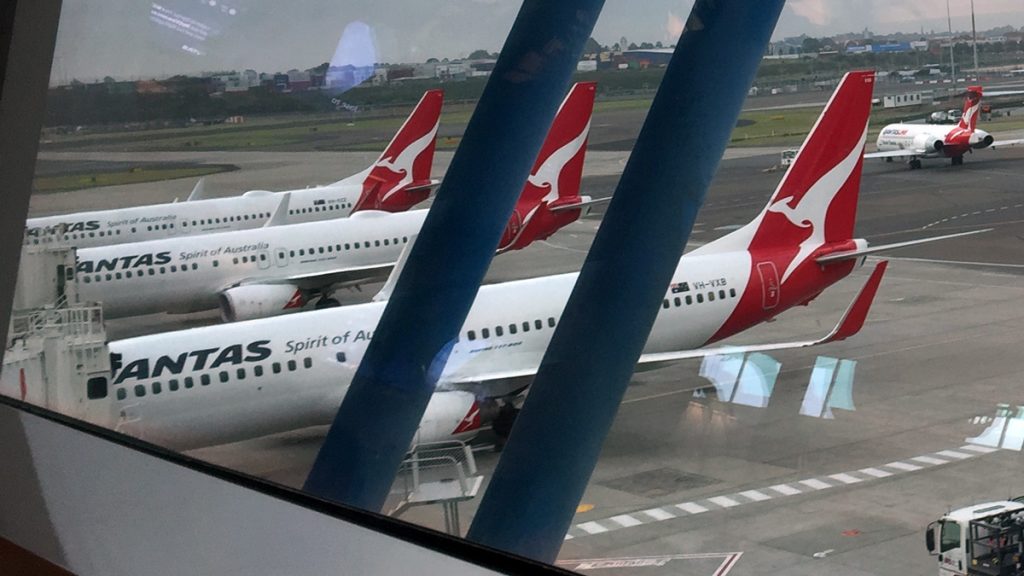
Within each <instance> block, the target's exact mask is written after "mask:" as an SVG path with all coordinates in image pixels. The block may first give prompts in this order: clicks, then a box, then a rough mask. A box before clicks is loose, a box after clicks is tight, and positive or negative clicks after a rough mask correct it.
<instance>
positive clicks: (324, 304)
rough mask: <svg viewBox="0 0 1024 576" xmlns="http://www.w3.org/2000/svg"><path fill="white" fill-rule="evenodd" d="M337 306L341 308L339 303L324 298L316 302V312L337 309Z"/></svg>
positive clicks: (332, 299)
mask: <svg viewBox="0 0 1024 576" xmlns="http://www.w3.org/2000/svg"><path fill="white" fill-rule="evenodd" d="M338 306H341V302H338V301H337V300H335V299H334V298H327V297H324V298H321V299H319V300H317V301H316V309H317V310H323V309H324V308H337V307H338Z"/></svg>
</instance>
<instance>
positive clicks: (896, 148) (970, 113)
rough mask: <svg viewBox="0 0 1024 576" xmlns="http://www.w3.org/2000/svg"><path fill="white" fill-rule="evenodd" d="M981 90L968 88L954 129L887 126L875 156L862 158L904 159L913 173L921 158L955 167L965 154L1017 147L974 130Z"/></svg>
mask: <svg viewBox="0 0 1024 576" xmlns="http://www.w3.org/2000/svg"><path fill="white" fill-rule="evenodd" d="M981 94H982V88H981V86H969V87H968V88H967V96H966V98H965V99H964V111H963V115H962V116H961V117H960V122H959V123H957V125H956V127H955V128H952V129H950V128H949V127H948V126H941V125H934V124H889V125H888V126H886V127H885V128H882V131H881V132H879V133H878V140H877V141H876V143H875V147H876V149H877V150H878V151H877V152H870V153H868V154H865V155H864V157H865V158H885V160H886V161H887V162H892V159H893V158H906V159H907V163H908V164H909V165H910V168H911V169H912V170H916V169H918V168H920V167H921V158H949V159H950V162H951V163H952V164H953V165H954V166H958V165H960V164H963V163H964V154H967V153H971V152H973V151H974V150H981V149H983V148H999V147H1005V146H1017V145H1019V144H1022V143H1024V140H1002V141H996V139H995V138H994V137H993V136H992V135H991V134H989V133H988V132H986V131H984V130H981V129H979V128H977V125H978V113H979V111H980V110H981Z"/></svg>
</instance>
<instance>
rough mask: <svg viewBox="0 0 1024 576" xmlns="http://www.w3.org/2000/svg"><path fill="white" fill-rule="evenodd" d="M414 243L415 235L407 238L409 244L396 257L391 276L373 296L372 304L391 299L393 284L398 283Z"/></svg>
mask: <svg viewBox="0 0 1024 576" xmlns="http://www.w3.org/2000/svg"><path fill="white" fill-rule="evenodd" d="M415 243H416V235H415V234H413V235H412V236H410V237H409V243H408V244H406V245H405V248H402V253H401V254H399V255H398V262H395V267H394V268H392V269H391V274H390V275H389V276H388V279H387V281H386V282H384V286H382V287H381V289H380V292H377V294H375V295H374V296H373V301H374V302H383V301H385V300H387V299H388V298H391V292H392V291H394V289H395V284H397V283H398V277H399V276H401V275H402V270H403V269H404V268H405V261H406V260H408V259H409V253H410V252H412V245H413V244H415Z"/></svg>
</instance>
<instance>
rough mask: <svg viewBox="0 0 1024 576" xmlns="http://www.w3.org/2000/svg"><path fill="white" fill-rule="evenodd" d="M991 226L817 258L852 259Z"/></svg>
mask: <svg viewBox="0 0 1024 576" xmlns="http://www.w3.org/2000/svg"><path fill="white" fill-rule="evenodd" d="M991 230H992V229H991V228H986V229H984V230H971V231H970V232H959V233H957V234H946V235H945V236H932V237H931V238H920V239H918V240H908V241H906V242H897V243H895V244H883V245H881V246H868V247H865V248H858V249H857V250H844V251H842V252H833V253H831V254H826V255H824V256H820V257H818V258H816V259H815V261H816V262H817V263H818V264H826V263H828V262H838V261H840V260H850V259H853V258H860V257H861V256H864V255H867V254H874V253H875V252H883V251H886V250H895V249H897V248H906V247H907V246H915V245H917V244H924V243H926V242H935V241H936V240H948V239H949V238H959V237H961V236H971V235H974V234H981V233H982V232H990V231H991Z"/></svg>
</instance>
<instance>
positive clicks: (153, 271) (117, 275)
mask: <svg viewBox="0 0 1024 576" xmlns="http://www.w3.org/2000/svg"><path fill="white" fill-rule="evenodd" d="M257 260H259V261H261V262H266V261H267V255H266V254H263V253H261V254H259V255H252V256H236V257H234V258H233V259H232V261H233V263H234V264H239V263H241V264H249V263H255V262H256V261H257ZM212 264H213V267H214V268H218V267H220V260H214V261H213V262H212ZM189 270H199V264H198V263H197V262H193V263H191V264H182V265H181V266H180V267H179V266H177V265H174V264H172V265H171V266H160V267H159V268H144V269H142V270H135V271H134V272H133V271H131V270H128V271H126V272H124V273H123V274H122V273H121V272H114V273H113V274H111V273H109V272H108V273H107V274H93V275H92V276H89V275H86V276H84V278H83V281H84V282H85V283H86V284H89V283H91V282H102V281H103V280H104V279H106V280H120V279H122V278H133V277H139V278H141V277H143V276H146V275H147V274H148V275H149V276H156V275H157V274H169V273H170V274H173V273H176V272H187V271H189Z"/></svg>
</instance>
